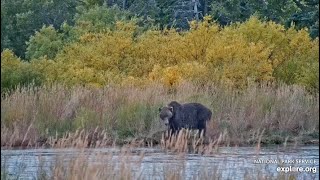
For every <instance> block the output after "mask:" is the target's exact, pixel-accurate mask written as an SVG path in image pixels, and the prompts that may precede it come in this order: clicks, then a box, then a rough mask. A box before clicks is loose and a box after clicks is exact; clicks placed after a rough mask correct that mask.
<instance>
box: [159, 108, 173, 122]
mask: <svg viewBox="0 0 320 180" xmlns="http://www.w3.org/2000/svg"><path fill="white" fill-rule="evenodd" d="M159 112H160V114H159V116H160V119H161V120H162V121H163V122H164V124H165V125H166V126H168V125H169V121H170V119H171V118H172V116H173V107H171V106H165V107H162V108H159Z"/></svg>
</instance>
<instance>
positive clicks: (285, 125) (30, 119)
mask: <svg viewBox="0 0 320 180" xmlns="http://www.w3.org/2000/svg"><path fill="white" fill-rule="evenodd" d="M172 100H176V101H179V102H181V103H186V102H200V103H203V104H204V105H206V106H208V107H209V108H210V109H211V110H212V111H213V118H212V120H211V121H210V122H209V123H208V130H207V140H206V142H207V143H209V142H210V141H211V142H212V143H213V142H214V141H217V140H218V139H219V143H220V145H221V144H223V145H243V144H257V143H259V144H260V143H262V144H281V143H287V142H296V143H300V142H304V143H308V142H313V139H317V138H318V137H319V94H312V95H311V94H309V93H308V92H307V91H305V90H304V89H303V88H301V87H299V86H287V85H281V86H278V87H274V86H267V85H266V86H259V87H258V86H254V85H252V86H250V87H248V88H247V89H245V90H244V91H241V92H239V91H233V90H230V89H227V88H223V87H219V86H215V85H211V84H208V85H195V84H190V83H187V82H185V83H182V84H180V85H179V86H177V87H176V89H174V90H172V89H167V88H165V87H163V86H161V85H159V84H154V85H152V86H147V87H140V88H137V87H129V86H127V87H120V86H108V87H104V88H102V89H92V88H86V87H74V88H66V87H64V86H60V85H56V86H52V87H40V88H35V87H30V88H21V89H19V90H16V91H13V92H11V93H10V94H2V96H1V111H2V113H1V115H2V117H1V132H2V134H1V146H2V147H4V146H6V147H12V146H21V145H22V146H36V145H37V144H38V145H43V144H46V145H49V146H51V147H54V145H56V144H57V142H58V141H61V140H62V139H64V140H65V141H68V140H66V139H68V138H69V139H77V140H76V142H80V140H79V139H81V141H83V142H84V145H90V144H91V143H93V142H95V143H96V141H99V142H98V143H100V144H102V145H108V144H112V143H114V142H115V143H120V142H122V143H126V142H131V141H132V140H133V139H149V140H150V141H152V142H148V143H151V144H152V143H161V132H163V130H165V129H166V128H165V127H164V125H162V124H161V122H160V120H159V117H158V109H159V107H161V106H163V105H165V104H167V103H169V102H170V101H172ZM159 134H160V135H159ZM71 137H72V138H71ZM85 139H87V140H85ZM93 140H94V141H93ZM89 142H90V143H89ZM95 143H94V144H95ZM67 144H68V145H67V146H71V145H72V144H74V143H72V142H69V143H67ZM73 146H74V145H73Z"/></svg>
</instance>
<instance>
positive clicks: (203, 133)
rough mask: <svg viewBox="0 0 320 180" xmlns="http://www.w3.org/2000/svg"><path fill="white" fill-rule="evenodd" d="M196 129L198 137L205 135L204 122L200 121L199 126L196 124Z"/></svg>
mask: <svg viewBox="0 0 320 180" xmlns="http://www.w3.org/2000/svg"><path fill="white" fill-rule="evenodd" d="M198 129H199V137H201V135H202V136H203V137H205V136H206V125H205V123H203V122H200V123H199V126H198Z"/></svg>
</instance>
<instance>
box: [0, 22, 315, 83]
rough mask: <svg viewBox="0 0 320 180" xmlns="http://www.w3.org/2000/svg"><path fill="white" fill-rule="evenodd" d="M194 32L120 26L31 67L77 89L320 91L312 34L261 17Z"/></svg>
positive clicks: (195, 27) (204, 25) (206, 25)
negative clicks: (192, 86)
mask: <svg viewBox="0 0 320 180" xmlns="http://www.w3.org/2000/svg"><path fill="white" fill-rule="evenodd" d="M190 27H191V28H190V30H189V31H186V32H177V31H176V30H174V29H164V30H161V31H160V30H156V29H150V30H147V31H146V32H143V33H137V25H135V24H134V23H125V22H121V21H119V22H117V23H116V27H115V30H109V31H105V32H103V33H86V34H83V35H82V36H81V37H80V38H79V40H78V41H77V42H75V43H73V44H70V45H68V46H66V47H64V49H63V51H61V52H60V53H59V54H57V56H56V57H55V58H54V59H52V60H47V59H44V60H37V61H34V62H33V61H31V62H32V66H34V69H36V70H37V71H40V72H41V73H43V74H45V77H46V81H47V82H49V83H52V82H61V83H64V84H66V85H70V86H72V85H76V84H83V85H91V86H95V87H101V86H104V85H107V84H110V83H115V84H124V85H125V84H131V85H139V86H140V85H146V84H149V83H152V82H154V81H157V82H161V83H163V84H164V85H166V86H169V87H170V86H175V85H177V84H179V83H180V82H182V81H185V80H186V81H192V82H198V83H206V82H214V83H222V84H225V85H228V86H232V87H236V88H243V87H246V86H247V85H248V83H249V82H257V83H262V82H271V81H275V80H277V81H285V82H287V83H296V84H302V85H304V86H312V87H313V88H316V89H318V88H319V87H318V86H319V85H318V84H317V83H315V82H314V81H315V80H314V79H315V78H316V77H318V76H317V74H319V70H317V69H315V68H314V67H318V66H319V65H318V64H319V60H318V59H319V55H318V54H319V46H318V39H315V40H312V39H311V38H310V37H309V35H308V31H307V30H305V29H303V30H299V31H297V30H295V29H294V28H290V29H285V27H284V26H282V25H279V24H276V23H274V22H272V21H270V22H263V21H261V20H259V19H258V18H256V17H251V18H250V19H249V20H247V21H246V22H244V23H236V24H232V25H230V26H226V27H220V26H219V25H218V24H217V23H215V22H213V21H212V19H211V18H210V17H205V18H204V20H203V21H202V22H199V23H197V22H191V23H190ZM1 65H2V64H1ZM292 67H295V68H292ZM1 68H2V66H1ZM308 69H312V74H309V73H308ZM292 76H294V78H291V77H292Z"/></svg>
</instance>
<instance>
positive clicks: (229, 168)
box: [1, 146, 319, 179]
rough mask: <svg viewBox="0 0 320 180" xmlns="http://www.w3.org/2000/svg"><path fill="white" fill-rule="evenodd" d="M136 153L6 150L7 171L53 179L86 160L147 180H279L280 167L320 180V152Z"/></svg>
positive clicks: (137, 150)
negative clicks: (173, 176)
mask: <svg viewBox="0 0 320 180" xmlns="http://www.w3.org/2000/svg"><path fill="white" fill-rule="evenodd" d="M130 152H131V153H130V155H128V156H127V157H126V158H123V155H121V156H120V149H117V148H95V149H84V150H80V149H27V150H1V171H3V170H4V169H5V170H6V172H7V173H8V174H9V175H10V176H12V177H17V176H19V179H36V177H37V174H38V171H39V169H42V170H44V171H45V172H46V173H48V174H50V173H51V172H52V171H51V170H52V167H53V166H54V164H55V163H57V159H59V160H62V161H63V162H64V163H68V162H70V161H71V160H72V159H74V158H76V157H79V156H80V155H83V154H85V155H86V156H85V157H87V158H88V159H87V161H86V162H87V163H88V165H89V166H90V165H101V166H106V165H110V164H112V165H113V166H114V167H115V169H117V166H119V164H120V162H124V163H125V164H127V165H129V166H130V169H131V171H132V172H133V174H134V173H136V174H139V175H140V177H147V178H146V179H148V178H150V179H164V176H163V174H164V173H165V172H168V171H180V170H181V169H183V170H184V171H183V172H181V174H182V175H183V179H193V178H194V177H197V176H198V175H199V173H200V172H204V170H205V172H208V174H210V173H213V174H216V175H217V174H218V175H219V177H221V179H243V178H245V177H253V178H255V177H256V178H257V177H263V176H268V177H271V178H272V179H273V178H275V179H276V178H277V177H278V176H279V172H278V171H277V168H278V167H279V168H280V167H284V168H282V169H281V168H280V170H282V171H289V167H290V166H291V171H293V168H297V167H302V168H303V170H304V171H310V172H294V173H293V172H288V173H291V174H294V175H295V176H296V177H298V179H319V146H305V147H298V148H286V149H285V150H283V149H280V148H277V147H269V148H262V149H261V151H260V152H259V153H257V152H256V150H255V148H254V147H222V148H219V150H218V152H216V153H214V154H211V155H197V154H186V155H178V154H174V153H169V152H166V151H163V150H161V149H157V148H135V149H131V150H130ZM142 152H143V155H141V154H142ZM97 154H99V155H97ZM40 162H41V163H40ZM281 163H282V164H281ZM40 167H41V168H40ZM279 168H278V169H279ZM285 168H286V169H285ZM201 170H202V171H201ZM288 173H287V174H288Z"/></svg>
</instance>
